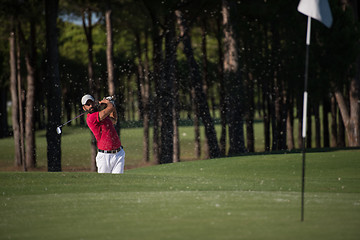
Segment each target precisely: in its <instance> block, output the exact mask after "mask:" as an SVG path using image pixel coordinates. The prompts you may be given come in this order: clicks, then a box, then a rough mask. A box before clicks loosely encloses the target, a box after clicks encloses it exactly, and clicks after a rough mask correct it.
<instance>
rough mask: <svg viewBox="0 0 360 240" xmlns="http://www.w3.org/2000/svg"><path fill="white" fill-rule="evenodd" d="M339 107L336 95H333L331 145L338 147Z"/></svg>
mask: <svg viewBox="0 0 360 240" xmlns="http://www.w3.org/2000/svg"><path fill="white" fill-rule="evenodd" d="M336 116H337V107H336V100H335V96H334V95H333V96H331V137H330V147H337V137H338V134H337V120H336Z"/></svg>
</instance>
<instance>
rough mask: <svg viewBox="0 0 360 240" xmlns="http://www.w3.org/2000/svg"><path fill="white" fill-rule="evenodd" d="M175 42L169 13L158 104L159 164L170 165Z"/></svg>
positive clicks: (172, 130) (172, 16)
mask: <svg viewBox="0 0 360 240" xmlns="http://www.w3.org/2000/svg"><path fill="white" fill-rule="evenodd" d="M176 45H177V44H176V41H175V16H174V14H173V13H170V14H169V16H167V19H166V31H165V62H164V69H163V71H164V73H163V76H162V77H161V79H160V81H161V82H160V85H159V87H160V89H161V90H160V92H161V95H160V104H161V119H162V124H161V153H160V163H161V164H163V163H171V162H172V161H173V151H174V144H173V137H174V128H173V105H174V97H173V96H174V95H173V94H174V92H173V90H174V89H173V84H174V79H175V62H176Z"/></svg>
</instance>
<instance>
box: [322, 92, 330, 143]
mask: <svg viewBox="0 0 360 240" xmlns="http://www.w3.org/2000/svg"><path fill="white" fill-rule="evenodd" d="M329 108H330V106H329V101H328V100H327V99H326V98H325V97H324V99H323V116H322V120H323V124H322V125H323V141H324V148H328V147H329V146H330V139H329V117H328V113H329V112H330V110H329Z"/></svg>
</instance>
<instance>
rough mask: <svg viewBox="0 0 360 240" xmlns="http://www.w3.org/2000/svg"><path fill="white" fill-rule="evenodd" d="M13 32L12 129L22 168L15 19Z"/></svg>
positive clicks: (17, 156)
mask: <svg viewBox="0 0 360 240" xmlns="http://www.w3.org/2000/svg"><path fill="white" fill-rule="evenodd" d="M11 20H12V21H11V25H12V27H11V31H10V36H9V46H10V48H9V51H10V59H9V61H10V62H9V65H10V91H11V101H12V127H13V136H14V146H15V165H16V166H20V165H21V164H23V161H24V159H22V158H21V146H22V143H21V141H20V125H19V102H18V91H17V89H18V87H17V68H16V39H15V36H16V35H15V27H14V18H13V17H12V19H11Z"/></svg>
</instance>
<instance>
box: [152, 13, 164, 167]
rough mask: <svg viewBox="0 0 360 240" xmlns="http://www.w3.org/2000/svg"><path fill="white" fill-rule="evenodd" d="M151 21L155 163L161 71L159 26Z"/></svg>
mask: <svg viewBox="0 0 360 240" xmlns="http://www.w3.org/2000/svg"><path fill="white" fill-rule="evenodd" d="M152 22H153V32H152V39H153V81H154V88H155V96H154V102H153V158H154V161H155V162H156V163H160V150H161V142H160V133H159V132H160V131H159V130H160V127H161V118H160V94H161V93H160V80H161V71H162V38H161V37H160V32H159V28H158V26H157V23H156V20H155V19H153V18H152Z"/></svg>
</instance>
